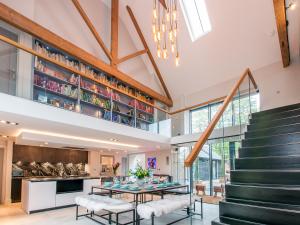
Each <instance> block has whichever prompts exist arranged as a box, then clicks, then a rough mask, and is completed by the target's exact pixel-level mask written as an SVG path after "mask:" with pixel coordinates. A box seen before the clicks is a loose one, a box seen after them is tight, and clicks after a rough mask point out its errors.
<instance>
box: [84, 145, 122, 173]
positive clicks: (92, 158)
mask: <svg viewBox="0 0 300 225" xmlns="http://www.w3.org/2000/svg"><path fill="white" fill-rule="evenodd" d="M101 155H105V156H107V155H113V156H114V158H115V163H116V162H119V163H120V167H119V168H118V170H117V175H126V174H122V171H121V168H122V157H127V153H126V152H122V151H118V153H116V151H113V152H109V151H104V150H94V151H89V154H88V166H87V168H88V172H89V173H90V175H91V176H99V175H100V171H101V163H100V158H101Z"/></svg>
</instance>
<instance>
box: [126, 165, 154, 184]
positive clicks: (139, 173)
mask: <svg viewBox="0 0 300 225" xmlns="http://www.w3.org/2000/svg"><path fill="white" fill-rule="evenodd" d="M129 176H134V177H135V178H136V179H137V181H136V182H137V185H138V186H143V185H144V183H145V178H147V177H149V176H150V170H149V169H143V167H141V166H140V165H137V167H136V168H135V170H129Z"/></svg>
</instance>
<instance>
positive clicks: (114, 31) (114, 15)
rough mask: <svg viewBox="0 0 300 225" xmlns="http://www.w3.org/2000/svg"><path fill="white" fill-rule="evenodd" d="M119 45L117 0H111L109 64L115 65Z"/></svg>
mask: <svg viewBox="0 0 300 225" xmlns="http://www.w3.org/2000/svg"><path fill="white" fill-rule="evenodd" d="M118 47H119V0H111V57H112V60H111V66H112V67H117V62H118Z"/></svg>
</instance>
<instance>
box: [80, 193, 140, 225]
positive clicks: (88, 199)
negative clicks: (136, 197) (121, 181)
mask: <svg viewBox="0 0 300 225" xmlns="http://www.w3.org/2000/svg"><path fill="white" fill-rule="evenodd" d="M75 202H76V220H78V218H79V217H82V216H85V217H88V218H90V219H92V220H94V221H96V222H98V223H100V224H104V223H102V222H100V221H98V220H96V219H95V218H94V216H98V217H101V218H102V219H105V220H108V221H109V224H111V222H114V223H116V224H121V223H119V215H120V214H123V213H128V212H132V213H133V220H132V221H130V222H128V223H126V224H131V223H132V224H134V220H135V209H134V208H133V205H132V204H130V203H128V202H126V201H123V200H119V199H113V198H109V197H106V196H99V195H85V196H78V197H76V198H75ZM79 207H83V208H85V209H86V210H87V213H86V214H81V215H79V213H78V211H79V210H78V208H79ZM100 211H106V212H107V213H106V214H102V215H99V214H97V212H100ZM112 214H114V215H116V221H113V220H112V218H111V216H112ZM106 216H108V218H106Z"/></svg>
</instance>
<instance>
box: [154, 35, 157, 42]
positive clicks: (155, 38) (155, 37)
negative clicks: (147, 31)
mask: <svg viewBox="0 0 300 225" xmlns="http://www.w3.org/2000/svg"><path fill="white" fill-rule="evenodd" d="M153 38H154V42H157V36H156V33H154V34H153Z"/></svg>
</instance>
